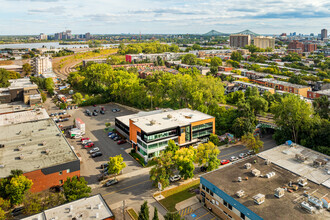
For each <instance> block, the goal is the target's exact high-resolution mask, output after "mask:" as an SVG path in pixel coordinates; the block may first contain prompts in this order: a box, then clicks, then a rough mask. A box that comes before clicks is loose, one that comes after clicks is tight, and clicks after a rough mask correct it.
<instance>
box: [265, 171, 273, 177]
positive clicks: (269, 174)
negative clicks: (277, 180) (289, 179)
mask: <svg viewBox="0 0 330 220" xmlns="http://www.w3.org/2000/svg"><path fill="white" fill-rule="evenodd" d="M273 176H275V172H270V173H267V174H266V175H265V177H266V178H271V177H273Z"/></svg>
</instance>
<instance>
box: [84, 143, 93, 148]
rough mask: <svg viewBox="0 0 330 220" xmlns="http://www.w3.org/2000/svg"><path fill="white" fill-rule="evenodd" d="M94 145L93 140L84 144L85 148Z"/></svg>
mask: <svg viewBox="0 0 330 220" xmlns="http://www.w3.org/2000/svg"><path fill="white" fill-rule="evenodd" d="M94 146H95V144H94V143H93V142H91V143H88V144H86V145H85V148H90V147H94Z"/></svg>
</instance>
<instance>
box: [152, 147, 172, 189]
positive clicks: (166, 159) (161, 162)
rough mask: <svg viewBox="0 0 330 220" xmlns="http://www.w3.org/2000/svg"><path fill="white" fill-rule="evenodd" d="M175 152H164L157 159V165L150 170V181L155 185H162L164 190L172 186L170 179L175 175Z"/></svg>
mask: <svg viewBox="0 0 330 220" xmlns="http://www.w3.org/2000/svg"><path fill="white" fill-rule="evenodd" d="M173 157H174V152H172V151H168V152H162V154H161V155H160V156H159V157H157V158H155V159H154V160H155V161H156V165H155V166H154V167H153V168H152V169H151V170H150V179H151V180H153V181H154V182H153V185H154V186H157V185H158V183H161V184H162V189H164V188H165V187H167V186H169V185H170V182H169V178H170V177H171V176H172V175H173V169H174V167H175V166H174V160H173Z"/></svg>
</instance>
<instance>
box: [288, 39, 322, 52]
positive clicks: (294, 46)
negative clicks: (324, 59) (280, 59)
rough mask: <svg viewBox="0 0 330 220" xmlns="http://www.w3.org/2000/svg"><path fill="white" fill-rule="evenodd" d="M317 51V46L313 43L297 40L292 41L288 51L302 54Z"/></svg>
mask: <svg viewBox="0 0 330 220" xmlns="http://www.w3.org/2000/svg"><path fill="white" fill-rule="evenodd" d="M315 50H317V45H316V44H313V43H308V42H307V43H302V42H299V41H297V40H294V41H291V42H290V43H289V45H288V51H291V52H296V53H302V52H313V51H315Z"/></svg>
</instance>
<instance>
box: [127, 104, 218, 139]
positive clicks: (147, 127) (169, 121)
mask: <svg viewBox="0 0 330 220" xmlns="http://www.w3.org/2000/svg"><path fill="white" fill-rule="evenodd" d="M211 118H214V117H213V116H210V115H207V114H204V113H202V112H200V111H196V110H191V109H188V108H184V109H179V110H172V111H166V112H162V113H158V114H152V115H146V116H142V117H137V118H132V119H131V120H132V121H134V124H135V125H136V126H137V127H139V128H141V129H142V130H143V131H144V132H146V133H151V132H154V131H159V130H164V129H169V128H174V127H178V126H179V127H181V126H185V125H189V124H191V123H193V122H198V121H202V120H206V119H211ZM152 122H154V123H152Z"/></svg>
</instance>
